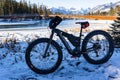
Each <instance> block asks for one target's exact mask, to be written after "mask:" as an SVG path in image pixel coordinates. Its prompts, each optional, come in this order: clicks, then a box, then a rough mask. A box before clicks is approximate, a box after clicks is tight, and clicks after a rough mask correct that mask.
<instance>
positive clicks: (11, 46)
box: [0, 28, 120, 80]
mask: <svg viewBox="0 0 120 80" xmlns="http://www.w3.org/2000/svg"><path fill="white" fill-rule="evenodd" d="M71 29H72V28H70V30H69V32H70V33H73V34H75V35H77V33H76V32H74V31H72V30H71ZM93 29H94V28H93ZM65 30H66V29H65ZM67 30H68V29H67ZM49 34H50V31H49V30H47V29H36V30H32V29H30V30H21V31H18V30H15V31H13V30H10V31H9V30H8V31H1V32H0V80H120V61H119V60H120V49H115V50H114V54H113V56H112V57H111V59H110V60H109V61H108V62H107V63H105V64H101V65H93V64H89V63H88V62H86V60H84V58H83V57H82V56H81V57H80V58H79V59H78V58H71V56H70V55H69V54H68V53H67V51H66V49H64V48H63V53H64V58H63V61H62V64H61V66H60V67H59V69H57V71H55V72H53V73H51V74H48V75H40V74H36V73H34V72H33V71H31V70H30V69H29V68H28V66H27V65H26V62H25V50H26V48H27V46H28V45H29V43H30V42H31V41H33V40H35V39H37V38H41V37H49ZM55 38H56V37H55ZM57 41H59V40H57ZM58 43H60V42H58ZM77 62H80V64H79V65H76V63H77Z"/></svg>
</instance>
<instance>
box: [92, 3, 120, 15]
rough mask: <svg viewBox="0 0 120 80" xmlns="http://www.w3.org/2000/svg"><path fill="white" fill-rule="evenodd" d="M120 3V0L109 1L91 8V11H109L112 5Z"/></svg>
mask: <svg viewBox="0 0 120 80" xmlns="http://www.w3.org/2000/svg"><path fill="white" fill-rule="evenodd" d="M118 5H120V1H118V2H115V3H112V2H110V3H107V4H102V5H98V6H96V7H94V8H92V9H91V10H90V13H92V12H93V13H94V12H97V11H100V12H103V11H109V10H110V8H111V7H112V8H115V7H116V6H118Z"/></svg>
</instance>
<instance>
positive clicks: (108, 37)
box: [82, 30, 114, 64]
mask: <svg viewBox="0 0 120 80" xmlns="http://www.w3.org/2000/svg"><path fill="white" fill-rule="evenodd" d="M98 34H101V35H103V36H104V37H105V38H106V39H107V40H108V43H109V52H108V53H107V56H105V57H104V58H102V59H100V60H94V59H91V58H90V57H89V55H88V53H87V52H86V46H87V42H88V41H89V39H90V38H91V37H92V36H94V35H98ZM82 50H83V57H84V58H85V59H86V60H87V61H88V62H89V63H91V64H103V63H105V62H107V61H108V60H109V59H110V58H111V56H112V54H113V51H114V43H113V39H112V37H111V36H110V35H109V34H108V33H107V32H105V31H102V30H95V31H92V32H90V33H89V34H88V35H87V36H86V37H85V38H84V40H83V44H82Z"/></svg>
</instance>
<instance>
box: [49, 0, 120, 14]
mask: <svg viewBox="0 0 120 80" xmlns="http://www.w3.org/2000/svg"><path fill="white" fill-rule="evenodd" d="M118 5H120V1H118V2H115V3H113V2H110V3H106V4H102V5H98V6H96V7H93V8H86V9H83V8H81V9H79V10H77V9H76V8H70V9H67V8H65V7H59V8H55V7H52V8H51V9H50V10H51V11H52V12H53V13H62V14H87V13H89V12H90V13H94V12H97V11H100V12H104V11H106V12H108V11H109V10H110V8H111V7H112V8H115V7H116V6H118Z"/></svg>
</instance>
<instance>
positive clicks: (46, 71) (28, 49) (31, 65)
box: [25, 38, 63, 74]
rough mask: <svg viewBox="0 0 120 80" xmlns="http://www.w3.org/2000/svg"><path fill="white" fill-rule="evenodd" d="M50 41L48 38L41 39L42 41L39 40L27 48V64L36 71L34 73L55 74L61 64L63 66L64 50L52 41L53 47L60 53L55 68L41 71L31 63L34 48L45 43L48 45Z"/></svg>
mask: <svg viewBox="0 0 120 80" xmlns="http://www.w3.org/2000/svg"><path fill="white" fill-rule="evenodd" d="M49 40H50V39H48V38H40V39H37V40H35V41H33V42H31V44H30V45H29V46H28V47H27V49H26V54H25V59H26V63H27V65H28V67H29V68H30V69H31V70H32V71H34V72H36V73H38V74H49V73H52V72H54V71H55V70H56V69H57V68H58V67H59V66H60V64H61V62H62V57H63V54H62V50H61V48H60V46H59V45H58V43H56V42H55V41H54V40H52V41H51V45H52V46H54V47H55V48H56V50H57V52H58V59H57V62H56V64H55V66H53V67H52V68H50V69H48V70H40V69H37V68H36V67H35V66H34V65H33V64H32V62H31V60H30V53H31V50H32V48H33V47H34V46H35V45H37V44H39V43H43V42H46V43H48V42H49ZM38 64H39V63H38Z"/></svg>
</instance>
